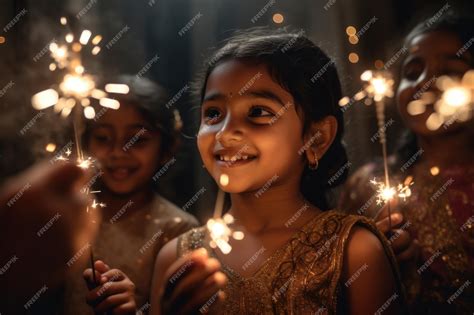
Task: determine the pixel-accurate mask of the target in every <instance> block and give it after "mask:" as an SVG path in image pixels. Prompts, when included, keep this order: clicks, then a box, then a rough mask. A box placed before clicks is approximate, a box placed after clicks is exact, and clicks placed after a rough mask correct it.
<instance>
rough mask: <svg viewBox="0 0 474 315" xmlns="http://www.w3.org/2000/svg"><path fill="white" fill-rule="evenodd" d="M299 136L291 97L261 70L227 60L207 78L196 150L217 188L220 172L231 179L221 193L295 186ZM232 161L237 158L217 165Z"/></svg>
mask: <svg viewBox="0 0 474 315" xmlns="http://www.w3.org/2000/svg"><path fill="white" fill-rule="evenodd" d="M277 113H278V114H277ZM302 133H303V124H302V120H301V118H300V117H299V115H298V114H297V111H296V110H295V105H294V101H293V97H292V96H291V94H289V93H288V92H287V91H286V90H284V89H283V88H282V87H281V86H280V85H279V84H278V83H276V82H274V81H273V80H272V78H271V77H270V75H269V74H268V72H267V68H266V66H265V65H263V64H261V65H253V64H248V63H244V62H242V61H238V60H230V61H226V62H223V63H221V64H219V65H218V66H217V67H216V68H215V69H214V70H213V71H212V73H211V74H210V76H209V78H208V81H207V85H206V90H205V95H204V101H203V104H202V106H201V126H200V130H199V134H198V147H199V152H200V154H201V157H202V159H203V162H204V165H205V166H206V168H207V170H208V171H209V173H210V174H211V176H213V177H214V180H215V181H216V182H217V183H219V178H220V175H221V174H222V173H225V174H227V175H228V176H229V185H227V186H226V187H225V188H224V190H225V191H227V192H231V193H240V192H248V191H255V190H258V189H260V188H262V186H264V185H265V184H266V183H271V186H272V187H273V186H276V185H281V184H283V185H284V184H291V185H297V187H299V180H300V177H301V173H302V172H303V169H304V155H299V154H298V150H300V149H301V147H302V146H303V137H302ZM232 157H237V158H241V159H239V160H237V161H232V160H231V161H221V159H222V158H224V159H225V158H227V159H229V158H232ZM245 157H247V159H243V158H245Z"/></svg>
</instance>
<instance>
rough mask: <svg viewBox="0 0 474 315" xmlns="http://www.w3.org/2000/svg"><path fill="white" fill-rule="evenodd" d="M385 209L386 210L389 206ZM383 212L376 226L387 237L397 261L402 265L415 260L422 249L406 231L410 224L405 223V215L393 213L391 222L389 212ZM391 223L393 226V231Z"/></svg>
mask: <svg viewBox="0 0 474 315" xmlns="http://www.w3.org/2000/svg"><path fill="white" fill-rule="evenodd" d="M384 207H385V208H386V207H387V206H384ZM382 212H383V214H382V215H380V216H379V218H378V220H377V222H376V225H377V228H378V229H379V231H380V232H382V233H383V234H385V236H386V237H387V239H388V241H389V243H390V246H391V247H392V250H393V252H394V254H395V256H396V257H397V261H398V262H399V263H401V262H407V261H410V260H413V259H415V258H416V257H417V255H418V253H419V249H420V247H419V244H418V241H417V240H414V239H413V238H412V237H411V235H410V233H409V232H408V231H407V230H406V228H407V227H408V225H409V222H405V221H404V218H403V214H402V213H400V212H395V213H392V214H391V215H390V218H391V222H390V221H389V218H388V212H386V211H382ZM384 213H385V214H384ZM390 223H391V224H392V228H391V229H390ZM404 226H405V227H404Z"/></svg>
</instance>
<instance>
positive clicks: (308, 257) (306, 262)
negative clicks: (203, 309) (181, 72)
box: [178, 210, 400, 314]
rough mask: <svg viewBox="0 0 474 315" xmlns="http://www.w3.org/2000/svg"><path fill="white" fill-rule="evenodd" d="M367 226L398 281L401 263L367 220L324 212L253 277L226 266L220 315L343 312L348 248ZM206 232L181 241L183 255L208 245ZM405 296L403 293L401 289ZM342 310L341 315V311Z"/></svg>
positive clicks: (202, 230) (194, 231)
mask: <svg viewBox="0 0 474 315" xmlns="http://www.w3.org/2000/svg"><path fill="white" fill-rule="evenodd" d="M355 225H357V226H362V227H365V228H367V229H368V230H370V231H371V232H373V233H374V234H376V235H377V236H378V237H379V239H380V240H381V241H382V244H383V246H384V249H385V252H386V254H387V255H388V256H389V257H390V262H391V265H392V269H393V272H394V274H395V275H396V277H395V278H396V279H398V273H397V269H396V262H395V261H394V259H393V254H392V252H391V249H390V248H389V246H388V244H387V242H386V240H385V238H384V237H383V236H382V235H381V234H380V233H379V232H378V230H377V229H376V228H375V227H374V226H373V224H372V223H370V221H368V220H367V219H365V218H363V217H360V216H354V215H346V214H342V213H340V212H338V211H336V210H331V211H327V212H323V213H321V214H319V215H317V216H316V217H315V218H313V219H312V220H310V221H309V222H307V223H306V224H305V225H304V226H303V227H302V228H301V229H300V230H299V231H298V232H297V233H295V235H294V236H292V237H291V238H290V240H289V241H288V242H287V243H286V244H285V245H284V246H282V247H281V248H279V249H278V250H276V251H275V252H274V253H273V254H272V255H271V256H270V257H269V258H268V259H267V260H266V261H265V262H264V263H263V265H262V266H261V267H260V268H259V269H258V270H257V271H256V272H255V273H254V275H252V276H251V277H248V278H244V277H242V276H240V275H239V274H238V273H237V272H235V271H234V270H233V269H232V268H230V267H229V266H226V265H225V264H224V263H222V262H221V265H222V269H223V272H224V273H225V274H226V275H227V277H228V279H229V281H228V284H227V286H226V287H225V289H224V292H225V293H226V299H225V302H224V305H223V309H221V310H219V311H218V313H219V314H337V313H339V314H343V313H344V309H343V305H338V300H337V298H338V295H339V288H340V285H341V283H340V281H341V273H342V268H343V257H344V248H345V245H346V242H347V240H348V237H349V234H350V231H351V230H352V228H353V227H354V226H355ZM206 234H207V229H206V228H205V227H199V228H196V229H192V230H190V231H188V232H187V233H185V234H183V235H181V236H180V237H179V238H178V257H181V256H183V255H185V254H186V253H188V252H189V251H192V250H195V249H197V248H200V247H204V248H206V249H207V250H208V252H209V253H210V255H211V256H214V257H216V258H217V256H216V255H215V252H214V251H213V249H212V248H210V246H209V245H208V242H207V241H205V240H206V239H207V237H206ZM399 292H400V291H399ZM336 311H337V312H336Z"/></svg>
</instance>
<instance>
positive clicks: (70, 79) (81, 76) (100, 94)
mask: <svg viewBox="0 0 474 315" xmlns="http://www.w3.org/2000/svg"><path fill="white" fill-rule="evenodd" d="M61 24H63V25H66V24H67V19H66V18H61ZM91 37H92V32H91V31H89V30H83V31H82V32H81V34H80V36H79V42H73V41H74V38H75V36H74V34H72V33H68V34H67V35H66V36H65V37H64V39H65V42H63V43H56V42H53V43H51V44H50V45H49V50H50V52H51V58H52V59H54V63H51V64H50V65H49V69H50V70H51V71H55V70H56V69H57V68H59V69H64V71H65V72H66V73H65V74H64V76H63V79H62V81H61V82H60V83H59V89H57V90H54V89H48V90H44V91H41V92H39V93H37V94H35V95H34V96H33V97H32V100H31V102H32V104H33V107H34V108H35V109H38V110H41V109H44V108H47V107H50V106H53V105H54V111H55V112H57V113H60V114H61V116H63V117H67V116H69V115H70V114H71V113H72V111H73V108H74V107H75V105H76V104H82V105H83V107H84V116H85V117H86V118H87V119H93V118H94V117H95V109H94V108H93V107H92V106H90V98H91V97H92V98H96V99H98V100H99V104H100V105H102V106H104V107H107V108H112V109H118V108H119V107H120V103H119V102H118V101H117V100H114V99H111V98H107V97H108V94H107V93H105V92H104V91H102V90H99V89H97V87H96V82H95V79H94V77H93V76H92V75H90V74H87V73H86V69H85V67H84V66H83V65H82V61H81V56H80V52H81V50H82V46H86V45H87V44H88V43H89V40H90V38H91ZM101 40H102V36H100V35H96V36H95V37H94V38H93V39H92V44H93V45H96V46H95V47H94V48H93V49H92V51H91V53H92V55H97V54H98V53H99V51H100V47H99V46H97V45H98V44H99V43H100V41H101ZM116 86H119V87H118V88H117V87H116V88H115V89H112V91H110V93H119V94H127V93H128V92H129V88H128V86H127V85H125V84H118V85H116Z"/></svg>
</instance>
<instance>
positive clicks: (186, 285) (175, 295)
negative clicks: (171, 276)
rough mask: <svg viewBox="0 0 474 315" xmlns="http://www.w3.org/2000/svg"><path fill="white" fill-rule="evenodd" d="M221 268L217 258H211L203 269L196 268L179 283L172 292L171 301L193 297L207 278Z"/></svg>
mask: <svg viewBox="0 0 474 315" xmlns="http://www.w3.org/2000/svg"><path fill="white" fill-rule="evenodd" d="M219 268H220V263H219V261H217V259H215V258H209V259H208V260H207V261H206V263H205V266H203V267H201V266H199V267H195V269H194V270H193V272H191V273H189V274H187V275H186V276H184V277H183V278H181V279H180V281H178V284H177V285H176V287H175V289H174V290H173V291H172V294H171V297H170V300H171V301H175V300H176V299H180V298H182V297H186V296H189V295H191V293H192V292H193V291H195V290H196V288H197V287H200V286H202V284H203V282H204V281H205V280H206V279H207V277H209V276H210V275H212V274H213V273H215V272H217V271H218V270H219Z"/></svg>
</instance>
